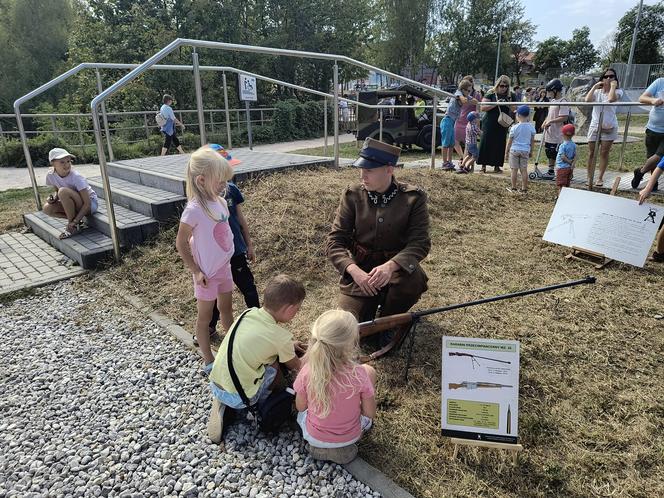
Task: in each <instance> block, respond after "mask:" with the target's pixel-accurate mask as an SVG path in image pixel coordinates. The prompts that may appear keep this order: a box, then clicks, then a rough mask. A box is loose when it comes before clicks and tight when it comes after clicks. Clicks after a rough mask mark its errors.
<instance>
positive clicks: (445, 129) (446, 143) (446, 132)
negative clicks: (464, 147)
mask: <svg viewBox="0 0 664 498" xmlns="http://www.w3.org/2000/svg"><path fill="white" fill-rule="evenodd" d="M440 136H441V146H442V147H454V120H453V119H452V118H451V117H449V116H445V117H444V118H443V121H442V122H441V123H440Z"/></svg>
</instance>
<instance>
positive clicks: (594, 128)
mask: <svg viewBox="0 0 664 498" xmlns="http://www.w3.org/2000/svg"><path fill="white" fill-rule="evenodd" d="M618 86H619V83H618V76H617V74H616V71H615V70H614V69H613V68H611V67H610V68H608V69H605V70H604V73H602V76H601V78H600V80H599V81H598V82H597V83H595V84H594V85H593V87H592V88H591V89H590V90H589V91H588V94H587V95H586V102H616V101H617V100H620V98H621V97H622V95H623V91H622V90H621V89H620V88H618ZM601 113H602V107H600V106H594V107H593V114H592V118H591V120H590V127H589V128H588V182H589V184H592V183H593V178H591V177H590V168H591V167H592V164H593V161H594V159H595V144H596V142H597V139H598V135H599V140H600V146H599V176H598V177H597V181H596V182H595V185H596V186H598V187H602V186H604V172H605V171H606V167H607V166H608V164H609V152H611V146H612V145H613V142H614V141H615V140H616V139H617V138H618V118H617V117H616V106H613V105H610V106H604V117H603V118H602V122H601V123H600V122H599V118H600V115H601Z"/></svg>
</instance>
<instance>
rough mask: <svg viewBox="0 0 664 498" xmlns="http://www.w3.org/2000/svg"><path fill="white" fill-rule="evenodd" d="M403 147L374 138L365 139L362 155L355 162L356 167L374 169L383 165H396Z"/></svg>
mask: <svg viewBox="0 0 664 498" xmlns="http://www.w3.org/2000/svg"><path fill="white" fill-rule="evenodd" d="M399 154H401V149H400V148H399V147H395V146H393V145H389V144H386V143H384V142H380V141H379V140H375V139H373V138H367V139H366V140H365V141H364V145H363V146H362V150H361V151H360V157H359V158H358V159H357V160H356V161H355V162H354V163H353V166H355V167H356V168H364V169H374V168H380V167H382V166H396V165H397V161H399Z"/></svg>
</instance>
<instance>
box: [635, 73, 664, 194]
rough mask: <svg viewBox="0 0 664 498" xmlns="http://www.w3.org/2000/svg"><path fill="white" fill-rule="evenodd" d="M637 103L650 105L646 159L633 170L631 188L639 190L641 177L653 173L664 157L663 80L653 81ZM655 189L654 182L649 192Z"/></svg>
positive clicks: (656, 186) (656, 185)
mask: <svg viewBox="0 0 664 498" xmlns="http://www.w3.org/2000/svg"><path fill="white" fill-rule="evenodd" d="M639 102H641V103H642V104H650V105H652V107H651V108H650V114H649V115H648V123H647V124H646V140H645V142H646V152H647V155H648V159H647V161H646V163H645V164H644V165H643V167H641V168H636V169H635V170H634V178H632V188H639V184H640V183H641V180H642V179H643V176H644V175H645V174H646V173H649V172H651V171H653V170H654V169H655V167H656V166H657V163H658V162H659V161H660V160H661V159H662V157H664V78H657V79H656V80H655V81H653V82H652V83H651V85H650V86H649V87H648V88H646V91H645V92H643V93H642V94H641V96H640V97H639ZM653 174H654V173H653ZM657 188H658V184H657V182H655V184H654V186H653V188H652V189H651V190H652V191H657Z"/></svg>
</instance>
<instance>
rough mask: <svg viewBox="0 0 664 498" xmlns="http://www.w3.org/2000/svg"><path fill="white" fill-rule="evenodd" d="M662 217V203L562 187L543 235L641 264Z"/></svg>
mask: <svg viewBox="0 0 664 498" xmlns="http://www.w3.org/2000/svg"><path fill="white" fill-rule="evenodd" d="M663 216H664V206H658V205H656V204H642V205H639V203H638V202H637V201H636V200H633V199H625V198H623V197H616V196H614V195H606V194H600V193H598V192H591V191H589V190H580V189H574V188H563V189H562V192H561V193H560V197H559V198H558V202H556V206H555V207H554V209H553V213H552V214H551V219H550V220H549V224H548V226H547V227H546V231H545V232H544V237H543V238H544V240H546V241H547V242H553V243H554V244H560V245H563V246H567V247H577V248H579V249H586V250H588V251H593V252H596V253H600V254H603V255H604V256H606V257H607V258H611V259H615V260H617V261H622V262H623V263H629V264H630V265H634V266H639V267H643V265H644V264H645V262H646V258H647V257H648V253H649V252H650V247H651V246H652V243H653V240H654V239H655V235H657V230H658V229H659V226H660V224H661V222H662V217H663Z"/></svg>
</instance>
